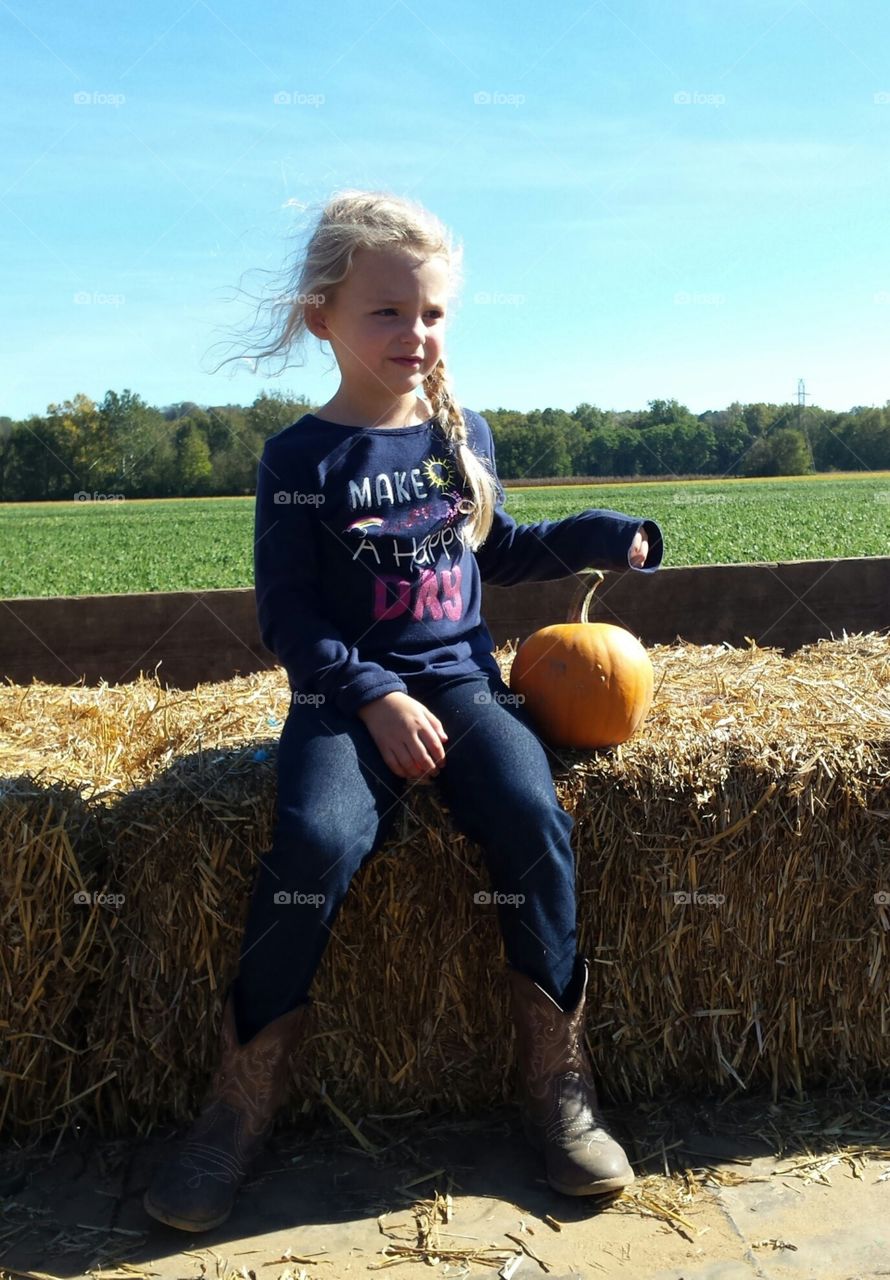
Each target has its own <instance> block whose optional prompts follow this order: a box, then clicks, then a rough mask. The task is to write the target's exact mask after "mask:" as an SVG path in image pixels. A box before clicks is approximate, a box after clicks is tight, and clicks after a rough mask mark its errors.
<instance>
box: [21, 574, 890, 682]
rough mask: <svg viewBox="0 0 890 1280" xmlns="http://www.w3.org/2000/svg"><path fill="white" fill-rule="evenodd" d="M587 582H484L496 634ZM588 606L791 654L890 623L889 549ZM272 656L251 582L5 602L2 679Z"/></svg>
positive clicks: (594, 613)
mask: <svg viewBox="0 0 890 1280" xmlns="http://www.w3.org/2000/svg"><path fill="white" fill-rule="evenodd" d="M583 581H584V579H583V578H581V577H578V576H571V577H568V578H561V579H559V580H557V581H555V582H537V583H523V584H522V585H520V586H516V587H491V586H486V587H483V600H482V608H483V616H484V617H485V620H486V622H487V623H488V627H489V630H490V631H491V635H492V638H493V640H494V642H495V644H496V645H498V646H500V645H503V644H505V643H506V642H507V641H521V640H523V639H524V638H525V637H526V636H527V635H529V634H530V633H531V632H532V631H536V630H538V628H540V627H544V626H549V625H550V624H552V623H554V622H562V621H564V620H565V619H566V617H567V615H568V611H569V609H570V607H571V605H572V602H573V601H574V600H575V598H576V597H577V595H578V592H579V588H580V586H581V585H582V583H583ZM590 617H591V620H593V621H603V622H617V623H619V624H620V625H622V626H625V627H627V628H628V629H629V630H630V631H632V632H633V633H634V635H637V636H639V637H640V639H641V640H642V641H643V643H644V644H672V643H673V642H674V641H675V640H676V639H677V638H678V637H679V638H682V639H683V640H687V641H689V642H691V643H693V644H722V643H726V644H730V645H734V646H739V647H741V646H744V645H745V644H746V637H750V638H751V639H753V640H754V641H756V643H757V644H758V645H759V646H761V647H766V646H769V647H776V648H780V649H782V650H783V651H785V652H793V650H794V649H797V648H799V647H800V646H801V645H802V644H809V643H812V642H813V641H815V640H817V639H820V638H823V637H824V638H830V637H831V636H832V635H835V636H840V635H841V634H842V632H843V631H846V632H847V633H855V632H860V631H887V630H890V556H869V557H858V558H849V559H838V560H799V561H791V562H786V563H772V564H742V565H697V566H695V567H692V568H665V569H659V571H658V572H657V573H654V574H641V573H636V572H634V571H633V570H627V571H625V572H622V573H607V574H606V578H605V581H604V582H603V583H601V585H600V586H599V587H598V588H597V591H596V593H595V594H594V597H593V606H592V609H591V614H590ZM158 664H160V665H158ZM271 666H275V658H274V657H273V656H272V655H271V654H270V653H268V651H267V650H266V649H265V648H264V646H263V645H262V643H261V641H260V637H259V630H258V627H257V621H256V611H255V603H254V592H253V588H252V587H245V588H241V589H238V590H228V591H197V592H193V591H173V592H145V593H141V594H133V595H111V596H73V597H54V598H17V599H12V600H0V677H2V678H3V679H5V680H7V681H11V682H13V683H14V684H29V683H30V682H31V680H32V679H37V680H43V681H46V682H48V683H51V684H61V685H70V684H76V683H78V682H79V681H80V680H84V681H85V683H87V684H97V683H98V682H99V681H100V680H102V679H105V680H107V681H108V682H109V683H110V684H119V683H122V682H124V681H128V680H134V679H136V677H137V674H138V672H139V671H143V672H145V673H146V674H149V675H150V674H151V673H152V672H153V671H154V670H155V669H156V668H157V674H158V679H159V680H160V681H161V683H162V684H163V685H165V686H167V687H176V688H181V689H191V688H194V687H195V686H196V685H198V684H200V683H202V682H212V681H219V680H228V679H231V678H232V676H235V675H249V674H250V673H252V672H254V671H261V670H263V669H265V668H267V667H271Z"/></svg>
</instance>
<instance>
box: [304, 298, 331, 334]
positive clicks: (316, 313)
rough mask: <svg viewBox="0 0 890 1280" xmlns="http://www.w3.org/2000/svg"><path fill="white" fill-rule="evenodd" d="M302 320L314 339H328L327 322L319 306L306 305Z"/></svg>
mask: <svg viewBox="0 0 890 1280" xmlns="http://www.w3.org/2000/svg"><path fill="white" fill-rule="evenodd" d="M303 319H304V320H305V322H306V328H307V329H308V330H309V332H310V333H311V334H313V336H314V337H316V338H323V339H324V340H325V341H328V340H329V339H330V333H329V332H328V326H327V321H326V319H325V314H324V311H323V310H322V309H321V307H319V306H315V305H312V304H310V305H307V306H306V307H305V309H304V311H303Z"/></svg>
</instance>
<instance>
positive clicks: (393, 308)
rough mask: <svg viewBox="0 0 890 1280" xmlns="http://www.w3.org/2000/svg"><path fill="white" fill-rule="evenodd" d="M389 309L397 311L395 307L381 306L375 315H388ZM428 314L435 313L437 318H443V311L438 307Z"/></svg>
mask: <svg viewBox="0 0 890 1280" xmlns="http://www.w3.org/2000/svg"><path fill="white" fill-rule="evenodd" d="M389 311H391V312H395V307H381V308H380V310H379V311H375V312H374V315H375V316H383V315H386V313H387V312H389ZM427 315H429V316H432V315H434V316H436V317H437V318H441V316H442V312H441V311H439V310H438V308H436V307H433V308H432V309H431V310H430V311H428V312H427Z"/></svg>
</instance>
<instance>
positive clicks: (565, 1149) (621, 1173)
mask: <svg viewBox="0 0 890 1280" xmlns="http://www.w3.org/2000/svg"><path fill="white" fill-rule="evenodd" d="M588 968H589V966H588V962H587V961H586V960H585V959H583V958H582V957H581V956H578V957H577V958H576V960H575V972H574V975H573V978H572V983H571V986H570V989H569V990H570V992H577V991H578V988H579V987H580V995H579V996H578V1000H577V1003H576V1004H575V1006H574V1008H572V1007H571V1006H570V1007H569V1008H568V1009H566V1010H563V1009H561V1008H560V1006H559V1005H558V1004H557V1003H556V1001H555V1000H553V999H552V998H551V997H550V996H549V995H548V994H547V992H546V991H545V990H544V988H543V987H541V986H540V985H539V984H538V983H537V982H534V981H532V979H531V978H527V977H526V976H525V975H524V974H522V973H519V972H518V971H517V970H516V969H513V968H508V974H509V978H510V996H511V1005H512V1011H513V1019H514V1022H515V1024H516V1031H517V1041H518V1058H519V1077H520V1107H521V1115H522V1125H523V1130H524V1132H525V1136H526V1138H527V1139H528V1141H529V1142H530V1143H531V1145H532V1146H533V1147H534V1148H535V1150H537V1151H542V1152H543V1153H544V1159H545V1163H546V1167H547V1181H548V1182H549V1183H550V1185H551V1187H553V1188H554V1190H556V1191H561V1192H563V1193H564V1194H565V1195H569V1196H595V1195H604V1194H606V1193H608V1192H611V1191H620V1190H621V1188H622V1187H626V1186H629V1184H630V1183H631V1182H633V1181H634V1172H633V1169H631V1167H630V1164H629V1163H628V1160H627V1156H626V1154H625V1152H624V1150H623V1148H622V1147H621V1146H620V1145H619V1144H618V1143H617V1142H616V1141H615V1139H614V1138H613V1137H612V1136H611V1134H610V1133H609V1132H608V1131H607V1129H606V1127H605V1122H604V1120H603V1117H602V1116H601V1115H600V1114H599V1113H598V1111H597V1107H598V1102H597V1096H596V1088H595V1086H594V1083H593V1073H592V1070H591V1067H590V1060H589V1058H588V1056H587V1051H586V1049H585V1047H584V1041H583V1035H584V1003H585V998H586V995H587V977H588Z"/></svg>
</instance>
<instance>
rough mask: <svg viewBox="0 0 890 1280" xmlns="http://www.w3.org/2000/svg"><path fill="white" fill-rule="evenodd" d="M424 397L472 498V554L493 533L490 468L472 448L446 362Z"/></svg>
mask: <svg viewBox="0 0 890 1280" xmlns="http://www.w3.org/2000/svg"><path fill="white" fill-rule="evenodd" d="M423 389H424V393H425V394H426V396H427V398H428V399H429V401H430V402H431V404H432V406H433V413H434V415H435V417H436V419H437V421H438V423H439V426H440V427H441V429H442V432H443V434H444V436H445V438H446V440H448V442H449V444H450V445H451V449H452V452H453V453H454V457H455V459H456V461H457V465H458V467H459V469H460V471H461V474H462V475H463V478H464V480H465V481H466V483H467V486H468V487H469V489H470V492H471V493H472V495H473V497H472V500H467V507H466V508H465V510H466V511H467V514H468V515H469V519H468V521H467V524H466V540H467V543H468V545H469V547H470V549H471V550H472V551H475V550H476V549H477V548H478V547H480V546H481V545H482V543H483V542H484V541H485V539H486V538H487V537H488V534H489V532H490V530H491V525H492V519H493V516H494V508H495V503H496V501H497V484H496V481H495V477H494V475H493V473H492V471H491V470H490V468H489V466H488V462H487V459H485V460H484V459H482V458H480V457H479V455H478V454H477V453H476V452H475V451H474V450H473V449H471V447H470V443H469V440H468V439H467V424H466V421H465V420H464V415H463V413H462V412H461V409H460V406H459V405H458V404H457V402H456V401H455V398H454V393H453V392H452V389H451V382H450V380H449V378H448V373H447V371H446V369H445V362H444V360H441V359H440V360H439V363H438V364H437V365H436V367H435V369H433V370H432V372H431V373H428V374H427V376H426V378H425V379H424V382H423Z"/></svg>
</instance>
